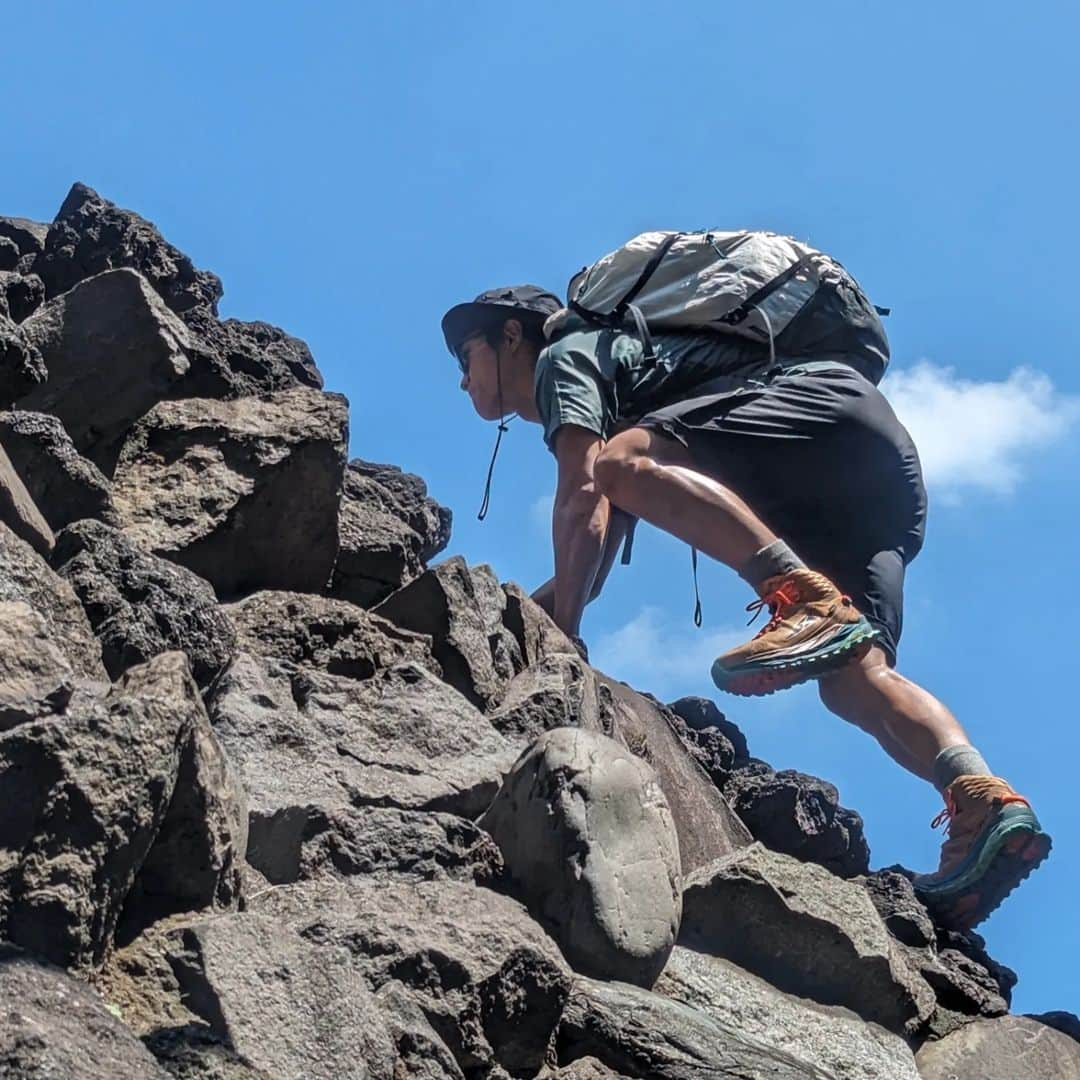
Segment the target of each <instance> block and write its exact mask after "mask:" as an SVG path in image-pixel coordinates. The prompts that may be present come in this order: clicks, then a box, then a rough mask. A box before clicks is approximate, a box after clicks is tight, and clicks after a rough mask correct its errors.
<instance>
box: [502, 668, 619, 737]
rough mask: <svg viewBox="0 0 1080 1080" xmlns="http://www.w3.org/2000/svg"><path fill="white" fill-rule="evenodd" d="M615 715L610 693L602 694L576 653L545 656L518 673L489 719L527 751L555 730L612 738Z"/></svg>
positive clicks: (594, 674) (590, 671)
mask: <svg viewBox="0 0 1080 1080" xmlns="http://www.w3.org/2000/svg"><path fill="white" fill-rule="evenodd" d="M613 714H614V703H613V701H612V699H611V696H610V694H606V693H602V692H601V691H600V687H599V684H598V681H597V677H596V672H595V671H594V670H593V669H592V668H591V667H589V665H588V664H586V663H585V662H584V661H583V660H581V659H580V658H579V657H578V654H577V651H576V650H574V651H572V652H570V653H553V654H551V655H548V656H545V657H544V658H543V659H541V660H538V661H537V662H536V663H534V664H533V665H532V666H531V667H528V668H526V669H525V670H524V671H522V672H521V673H520V674H518V675H516V676H515V677H514V678H513V679H512V680H511V681H510V683H509V684H508V685H507V687H506V690H505V691H504V692H503V695H502V697H501V699H500V701H499V705H498V707H497V708H496V709H494V710H493V711H492V712H490V713H489V714H488V715H489V717H490V718H491V723H492V725H493V726H494V727H496V728H497V729H498V730H499V731H500V732H501V733H502V734H503V735H505V736H506V738H507V739H509V740H510V741H512V742H515V743H516V744H517V745H518V746H519V747H520V748H521V749H524V748H525V747H526V746H528V745H529V744H530V743H531V742H532V741H533V740H534V739H537V738H539V737H540V736H541V735H543V734H544V733H545V732H547V731H552V730H554V729H555V728H563V727H579V728H584V729H585V730H586V731H595V732H600V733H602V734H608V735H610V734H612V732H613V731H614V715H613Z"/></svg>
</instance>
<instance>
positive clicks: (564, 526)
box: [552, 484, 611, 637]
mask: <svg viewBox="0 0 1080 1080" xmlns="http://www.w3.org/2000/svg"><path fill="white" fill-rule="evenodd" d="M610 509H611V508H610V504H609V503H608V501H607V499H606V498H605V497H604V496H603V495H601V494H600V493H599V492H597V491H596V489H595V487H594V485H592V484H589V485H587V486H585V487H581V488H577V489H575V490H574V491H572V492H571V493H570V494H569V495H568V496H567V498H566V499H565V501H562V502H560V501H558V500H556V503H555V512H554V516H553V522H552V532H553V540H554V544H555V613H554V615H555V622H556V623H558V625H559V626H560V627H561V628H562V630H563V631H564V632H565V633H567V634H570V635H572V636H574V637H576V636H577V635H578V633H579V631H580V627H581V613H582V612H583V611H584V610H585V605H586V604H587V603H588V601H589V599H590V594H591V593H592V589H593V582H594V581H595V580H596V572H597V570H598V569H599V567H600V562H601V557H602V556H603V553H604V538H605V536H606V534H607V528H608V520H609V517H610Z"/></svg>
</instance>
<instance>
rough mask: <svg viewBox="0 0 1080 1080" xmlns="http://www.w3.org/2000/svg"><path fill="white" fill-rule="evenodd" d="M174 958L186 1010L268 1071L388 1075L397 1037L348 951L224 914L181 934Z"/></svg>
mask: <svg viewBox="0 0 1080 1080" xmlns="http://www.w3.org/2000/svg"><path fill="white" fill-rule="evenodd" d="M171 960H172V963H173V969H174V971H175V973H176V976H177V979H178V980H179V982H180V985H181V988H182V989H183V992H184V995H185V998H186V1001H187V1003H188V1006H189V1008H191V1009H192V1010H193V1011H194V1012H196V1013H197V1014H198V1015H199V1016H201V1017H202V1018H203V1019H204V1020H205V1021H206V1022H207V1023H208V1024H209V1025H210V1027H211V1029H212V1030H213V1031H214V1033H215V1034H216V1035H217V1036H218V1037H219V1038H221V1039H224V1040H227V1042H228V1043H229V1044H230V1045H231V1046H232V1047H233V1048H235V1050H236V1051H237V1052H238V1053H239V1054H240V1055H241V1057H242V1058H243V1059H244V1060H245V1061H247V1062H250V1063H251V1064H252V1065H253V1066H255V1068H257V1069H261V1070H263V1071H264V1072H266V1073H267V1075H269V1076H282V1077H286V1076H288V1077H294V1076H295V1077H304V1078H305V1080H308V1078H310V1080H342V1078H345V1077H355V1078H358V1080H361V1078H362V1080H393V1078H394V1063H395V1058H396V1056H397V1055H396V1053H395V1049H394V1044H393V1042H392V1041H391V1039H390V1035H389V1033H388V1032H387V1030H386V1027H385V1025H384V1024H383V1022H382V1015H381V1013H380V1011H379V1008H378V1006H377V1005H376V1004H375V1000H374V998H373V996H372V994H371V991H370V990H369V989H368V987H367V985H366V984H365V982H364V980H363V978H362V977H361V975H360V974H359V973H358V972H357V971H356V970H355V968H354V966H353V964H352V962H351V956H350V954H349V951H348V950H347V949H346V948H343V947H336V948H335V947H327V946H325V945H322V944H311V943H309V942H308V941H305V940H303V939H302V938H301V937H298V936H297V935H296V934H295V933H293V932H292V931H291V930H289V929H287V928H285V927H282V926H280V925H279V924H278V923H277V922H276V921H275V920H274V919H273V918H271V917H267V916H258V915H252V914H242V915H225V916H220V917H218V918H216V919H213V920H210V921H209V922H203V923H198V924H196V925H194V926H191V927H189V928H188V929H186V930H184V931H182V933H181V935H180V943H179V947H178V948H177V950H176V951H175V953H174V954H173V955H172V957H171Z"/></svg>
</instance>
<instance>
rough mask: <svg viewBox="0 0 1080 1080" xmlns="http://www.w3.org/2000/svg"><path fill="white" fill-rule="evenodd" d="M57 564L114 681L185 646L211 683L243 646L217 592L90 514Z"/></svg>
mask: <svg viewBox="0 0 1080 1080" xmlns="http://www.w3.org/2000/svg"><path fill="white" fill-rule="evenodd" d="M53 564H54V565H55V566H56V571H57V573H58V574H59V575H60V576H61V577H62V578H63V579H64V580H65V581H67V582H69V583H70V584H71V587H72V588H73V589H74V590H75V593H76V595H77V596H78V597H79V600H80V601H81V602H82V605H83V608H84V609H85V610H86V613H87V615H88V616H89V618H90V624H91V626H92V627H93V629H94V633H95V634H96V635H97V637H98V640H100V642H101V652H102V659H103V661H104V664H105V668H106V670H107V671H108V672H109V676H110V678H113V679H115V678H117V677H119V676H120V675H121V674H122V673H123V672H125V671H127V669H128V668H129V667H131V666H132V665H133V664H142V663H145V662H146V661H147V660H149V659H150V658H151V657H154V656H157V655H159V654H160V653H164V652H172V651H173V650H177V649H179V650H182V651H184V652H186V653H187V655H188V658H189V659H190V661H191V667H192V671H193V673H194V675H195V679H196V681H197V682H198V683H199V685H200V686H206V685H208V684H209V683H210V682H211V681H212V680H213V679H214V678H215V676H216V675H217V674H218V673H219V672H220V671H221V670H222V668H224V667H225V665H226V664H227V663H228V662H229V660H230V658H231V657H232V654H233V652H234V651H235V648H236V633H235V631H234V630H233V627H232V624H231V623H230V621H229V619H228V617H227V616H226V615H225V614H224V612H223V611H222V610H221V609H220V608H219V607H218V606H217V599H216V597H215V596H214V591H213V589H211V588H210V586H209V585H208V584H207V583H206V582H205V581H203V580H202V579H201V578H199V577H197V576H196V575H195V574H193V573H191V571H190V570H185V569H184V568H183V567H181V566H177V565H176V564H175V563H171V562H169V561H168V560H166V559H159V558H157V557H156V556H154V555H150V554H148V553H147V552H145V551H143V550H142V549H141V548H139V547H137V546H136V545H135V544H134V543H132V541H131V540H129V539H128V538H127V537H126V536H125V535H124V534H123V533H122V532H120V531H118V530H117V529H111V528H109V526H108V525H105V524H103V523H102V522H100V521H92V520H89V519H88V520H86V521H77V522H75V524H73V525H69V526H68V527H67V528H66V529H64V530H63V532H61V534H60V537H59V539H58V542H57V546H56V551H55V552H54V554H53Z"/></svg>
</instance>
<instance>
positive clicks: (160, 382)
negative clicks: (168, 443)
mask: <svg viewBox="0 0 1080 1080" xmlns="http://www.w3.org/2000/svg"><path fill="white" fill-rule="evenodd" d="M20 329H21V330H22V332H23V334H24V336H25V338H26V340H27V341H28V342H29V343H30V344H31V345H32V346H33V347H34V348H35V349H36V350H37V351H38V352H39V353H40V354H41V356H42V358H43V359H44V361H45V366H46V368H47V369H48V381H47V382H46V383H44V384H43V385H42V386H39V387H38V388H36V389H35V390H32V391H31V392H30V393H28V394H26V395H25V396H24V397H22V398H20V399H19V408H20V409H29V410H31V411H34V412H45V413H52V414H53V415H54V416H57V417H59V418H60V420H61V422H62V423H63V425H64V427H65V428H66V429H67V432H68V434H70V435H71V438H72V441H73V442H74V443H75V446H76V447H77V448H78V450H79V452H80V453H82V454H84V455H85V456H86V457H88V458H90V459H91V460H92V461H93V462H94V464H95V465H97V466H98V467H99V468H101V469H102V471H103V472H105V473H106V474H109V473H111V471H112V468H113V465H114V464H115V462H116V456H117V454H118V453H119V451H120V444H121V441H122V439H123V437H124V436H125V435H126V433H127V431H128V428H129V427H130V426H131V424H132V423H134V421H135V420H137V419H138V418H139V417H140V416H142V415H143V413H145V412H146V411H147V410H148V409H150V408H152V407H153V406H154V405H155V404H157V402H159V401H162V400H163V399H165V398H170V397H177V396H181V395H185V394H192V393H196V392H198V390H197V387H196V385H195V380H194V379H193V378H191V377H189V376H190V373H191V357H190V341H189V338H188V332H187V328H186V327H185V326H184V324H183V323H182V322H181V321H180V320H179V319H178V318H177V317H176V316H175V315H173V313H172V312H171V311H169V309H168V308H167V307H165V305H164V304H163V303H162V301H161V298H160V297H159V296H158V295H157V294H156V293H155V292H154V291H153V289H152V288H151V287H150V285H149V283H148V282H147V281H146V280H145V279H144V278H142V277H140V276H139V275H138V274H136V273H135V272H134V271H133V270H111V271H109V272H108V273H105V274H99V275H98V276H97V277H92V278H88V279H87V280H86V281H83V282H82V283H80V284H79V285H77V286H76V287H75V288H73V289H72V290H71V292H69V293H64V294H63V295H62V296H58V297H56V298H55V299H52V300H49V301H48V302H47V303H46V304H45V305H44V306H43V307H42V308H40V309H39V310H38V311H37V312H36V313H35V314H34V315H32V316H31V317H30V318H29V319H27V320H26V322H24V323H23V324H22V326H21V327H20Z"/></svg>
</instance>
